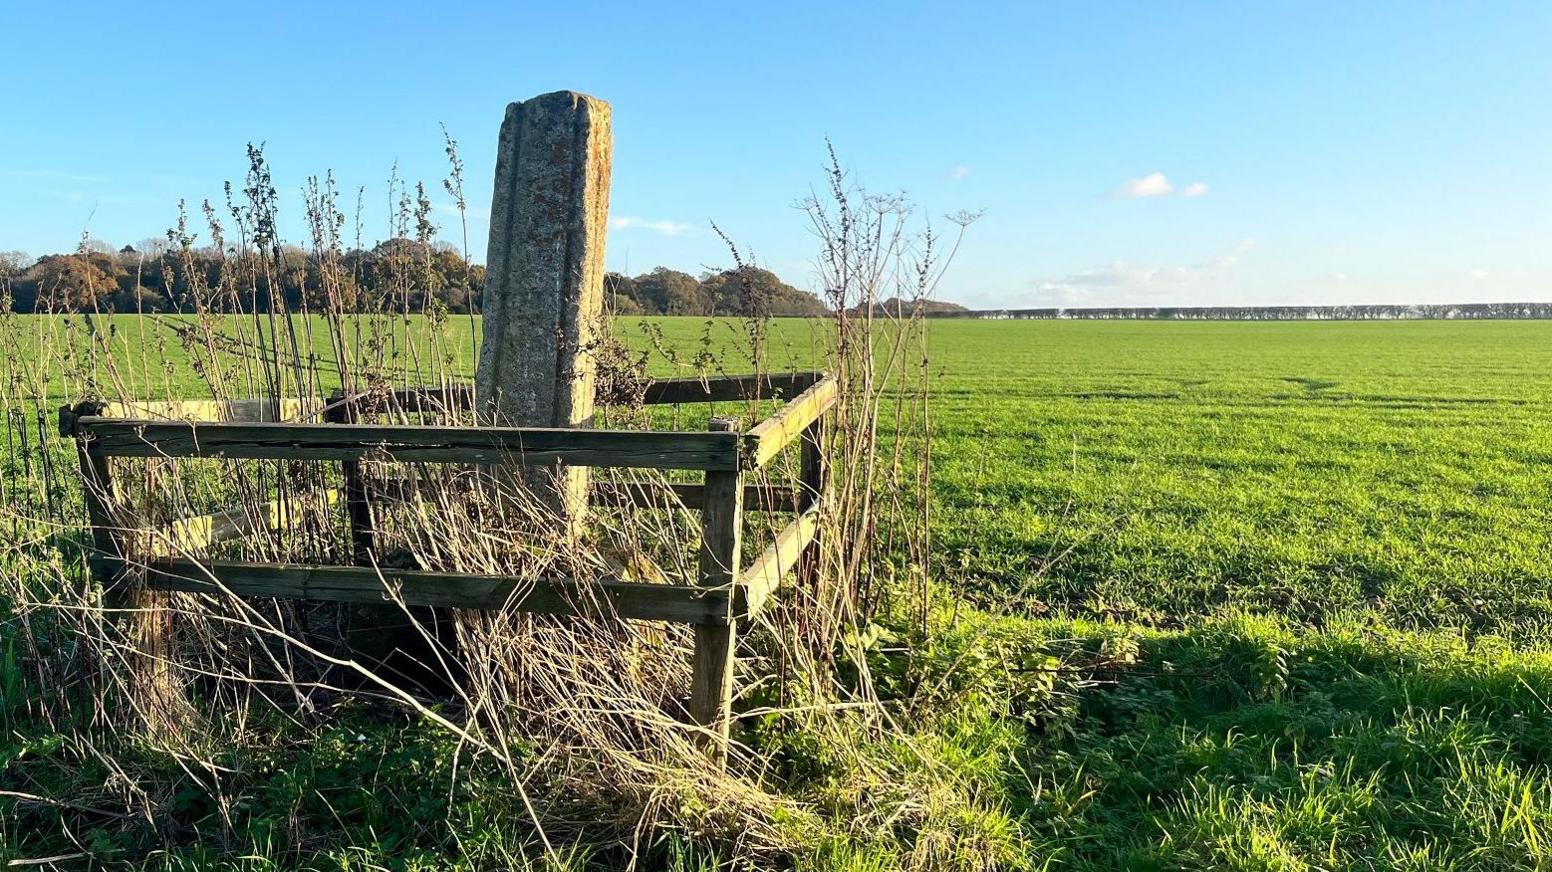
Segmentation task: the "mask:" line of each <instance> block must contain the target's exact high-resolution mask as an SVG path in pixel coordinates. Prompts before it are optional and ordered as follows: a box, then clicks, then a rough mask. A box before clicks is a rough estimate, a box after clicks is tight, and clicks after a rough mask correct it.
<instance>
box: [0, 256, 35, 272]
mask: <svg viewBox="0 0 1552 872" xmlns="http://www.w3.org/2000/svg"><path fill="white" fill-rule="evenodd" d="M29 266H32V258H31V257H30V256H28V254H27V252H25V251H0V278H15V277H17V276H19V275H21V274H22V273H23V272H24V271H25V270H26V269H27V267H29Z"/></svg>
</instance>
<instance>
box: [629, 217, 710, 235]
mask: <svg viewBox="0 0 1552 872" xmlns="http://www.w3.org/2000/svg"><path fill="white" fill-rule="evenodd" d="M609 226H610V227H613V228H614V229H615V230H650V231H652V232H653V233H657V234H661V235H663V236H684V235H685V234H687V233H689V232H690V231H691V230H693V229H694V227H693V225H690V224H686V223H685V222H683V221H668V220H665V219H656V220H649V219H647V218H637V217H635V216H633V215H621V216H619V217H616V218H610V219H609Z"/></svg>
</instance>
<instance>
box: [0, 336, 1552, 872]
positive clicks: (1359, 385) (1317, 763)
mask: <svg viewBox="0 0 1552 872" xmlns="http://www.w3.org/2000/svg"><path fill="white" fill-rule="evenodd" d="M113 327H114V329H115V330H116V331H117V333H118V335H119V337H120V344H121V352H120V353H122V354H126V355H135V354H145V355H146V357H147V359H149V360H154V361H155V362H156V363H155V364H154V366H153V367H151V370H149V371H151V372H154V376H148V379H147V385H148V387H149V388H151V392H152V393H155V394H157V395H160V396H169V395H175V394H177V393H179V392H181V391H192V390H195V389H196V385H197V384H198V380H197V379H196V378H195V377H194V375H193V374H192V372H190V371H189V370H188V367H187V359H186V357H183V356H180V351H179V349H178V348H177V343H176V341H175V340H170V339H166V338H162V339H157V338H156V337H155V336H149V337H147V336H142V335H138V334H136V333H134V332H133V331H134V330H135V329H137V328H136V327H135V325H134V324H132V323H131V322H129V321H127V320H124V321H119V322H116V323H115V324H114V325H113ZM65 329H66V328H64V327H62V326H61V325H59V324H50V323H47V322H45V321H44V319H41V318H40V319H34V320H32V321H30V322H27V323H26V326H25V328H24V331H25V330H30V331H32V335H33V336H34V337H37V336H41V335H44V334H48V335H50V336H53V337H56V338H54V339H51V340H49V341H47V342H44V341H37V344H36V345H35V346H33V347H32V350H27V349H28V348H29V346H28V344H27V343H28V342H30V341H34V340H29V339H28V338H27V336H26V335H25V334H24V335H19V336H18V339H17V341H18V345H19V347H20V348H21V349H22V352H21V353H22V354H24V355H31V357H32V359H33V361H34V366H35V368H36V369H37V371H38V372H40V373H44V375H43V376H40V377H49V376H48V375H47V373H49V372H57V373H60V374H62V373H63V368H64V367H66V366H67V364H66V362H65V361H66V360H67V357H66V356H64V355H61V356H60V357H59V358H58V359H52V358H50V357H49V355H48V354H46V353H44V352H43V351H42V350H41V349H43V348H45V347H49V346H53V345H59V344H63V345H64V346H66V347H68V345H69V343H70V342H78V341H84V340H81V339H80V338H79V337H77V338H75V339H70V340H68V341H65V342H63V343H60V341H59V340H58V339H57V337H58V336H60V335H62V334H61V331H62V330H65ZM69 329H71V330H79V329H80V328H79V327H74V328H69ZM446 329H447V330H448V331H449V335H450V336H454V337H457V336H460V335H461V336H465V337H466V336H467V335H468V332H467V328H466V327H464V326H462V324H461V322H457V321H455V322H453V323H452V324H450V325H449V326H448V327H447V328H446ZM619 331H620V335H621V336H622V337H623V338H624V339H625V340H626V341H627V342H628V343H629V344H630V345H632V346H633V347H635V348H638V349H653V351H652V361H653V363H652V368H653V370H654V371H655V372H657V373H659V374H667V373H676V374H684V373H685V372H686V368H685V367H684V366H678V365H676V364H675V363H673V362H672V361H670V360H668V359H667V358H666V357H665V355H664V353H663V349H664V348H672V349H675V351H674V354H676V355H678V356H679V357H680V358H681V359H684V360H688V359H689V358H690V357H691V356H692V355H693V354H694V352H695V350H696V349H697V348H709V349H712V350H715V351H716V352H718V353H719V354H720V355H721V356H722V357H723V359H724V365H725V367H726V369H727V370H729V371H738V370H739V369H741V368H745V367H741V366H740V365H739V364H738V362H737V360H736V355H735V354H733V353H731V352H730V349H731V348H733V347H735V346H736V345H737V341H738V339H739V338H740V336H741V334H740V332H739V331H740V327H739V326H738V325H737V324H736V323H734V322H710V323H708V322H705V321H702V320H698V319H622V320H621V323H620V324H619ZM408 332H409V335H410V336H411V337H413V341H415V342H419V343H424V342H425V341H426V340H425V337H424V336H423V335H422V332H423V331H422V329H421V328H420V327H419V326H415V325H412V326H411V327H410V328H409V329H408ZM821 332H822V328H821V327H819V326H817V325H815V324H812V323H809V322H804V321H796V320H791V321H777V322H775V324H774V325H773V326H772V334H771V350H772V356H773V360H774V362H775V364H776V365H777V366H784V365H792V366H807V365H810V364H812V363H813V362H814V360H815V359H816V357H817V352H816V350H815V349H817V348H819V347H821V345H822V340H821ZM313 341H314V342H315V343H316V342H321V340H318V339H314V340H313ZM315 347H317V348H319V349H320V354H322V353H323V348H324V346H322V345H316V346H315ZM426 347H427V349H428V350H427V352H426V353H428V354H434V353H438V352H437V351H436V350H435V348H434V347H433V346H426ZM449 347H453V346H449ZM929 347H930V358H929V360H928V362H927V368H928V369H929V371H930V373H931V376H932V378H931V384H932V405H931V409H932V422H933V436H934V438H933V442H932V452H933V465H932V473H931V479H932V480H931V485H932V487H931V502H932V515H931V517H932V522H931V531H932V536H933V555H934V558H933V559H934V561H935V565H934V566H933V567H932V569H933V575H934V577H935V579H936V580H937V582H938V584H939V586H940V588H941V589H942V590H943V591H944V592H945V595H946V597H947V598H949V599H951V600H952V601H953V602H955V603H956V606H955V607H954V608H955V611H956V614H955V619H956V620H955V621H954V622H952V623H950V622H949V619H948V618H947V617H945V618H944V624H943V626H942V627H940V628H939V632H938V633H937V635H936V636H935V637H934V638H933V639H932V640H931V641H930V643H929V642H927V641H926V640H921V641H919V642H918V643H917V645H918V647H919V648H922V649H924V650H923V651H922V652H921V653H922V654H923V656H924V657H926V658H928V659H930V658H932V657H934V656H937V657H939V658H940V659H941V660H943V661H945V662H947V661H953V662H955V663H958V662H960V661H961V660H963V659H964V658H966V657H969V658H971V659H975V658H980V659H982V660H984V661H985V662H986V663H987V664H988V669H987V670H986V672H987V673H988V674H991V673H993V672H995V674H996V677H985V678H980V677H978V678H974V679H953V680H949V679H945V681H944V690H943V693H944V694H945V695H946V697H945V699H946V701H947V702H948V703H950V704H949V705H946V706H945V710H947V711H949V712H951V714H948V715H944V716H943V717H941V718H939V719H938V720H936V721H934V722H933V724H932V726H931V727H930V728H924V729H930V730H931V731H932V734H933V736H934V737H935V738H934V739H933V741H935V742H937V743H938V744H939V745H941V746H943V747H946V748H950V749H953V751H952V753H950V754H947V757H949V758H951V759H954V760H956V761H958V763H957V764H956V765H957V766H958V767H959V771H958V772H957V774H956V776H955V777H958V778H962V779H966V780H968V781H971V782H973V783H976V784H979V785H981V786H980V787H979V788H977V790H978V795H979V796H981V798H982V801H983V802H984V806H985V808H986V814H987V815H989V816H991V819H993V823H991V824H988V823H986V822H985V821H982V822H980V823H979V824H978V825H979V826H981V827H982V829H983V831H997V832H1002V831H1003V830H1005V831H1006V838H1007V840H1008V844H1009V845H1012V846H1014V847H1012V848H1009V849H1008V853H1007V855H1006V857H1005V858H1004V859H1005V861H1006V862H1005V864H1004V865H1006V866H1008V867H1010V868H1017V867H1020V866H1022V867H1023V868H1081V869H1110V868H1129V869H1146V868H1159V869H1165V868H1202V869H1205V868H1240V869H1345V868H1410V869H1434V868H1457V869H1538V868H1549V867H1552V770H1549V766H1552V654H1549V653H1548V652H1552V593H1549V581H1552V322H1535V321H1530V322H1486V321H1483V322H1395V323H1384V322H1365V323H1227V322H1223V323H1168V322H1011V321H937V322H933V323H932V324H931V326H930V346H929ZM148 349H150V351H149V353H148ZM472 359H473V357H472V355H471V354H469V353H468V349H467V348H466V347H464V348H462V350H461V351H460V352H458V353H457V354H456V355H455V356H454V357H453V358H450V359H449V367H450V368H451V369H454V370H461V371H465V372H466V371H468V369H469V367H470V365H471V361H472ZM51 368H52V369H51ZM61 377H62V376H61ZM50 399H51V400H52V399H63V397H51V398H50ZM961 605H962V608H961ZM3 614H4V613H3V611H0V615H3ZM898 632H901V633H903V632H904V631H903V630H898ZM1083 652H1088V655H1092V656H1093V657H1096V658H1099V660H1100V661H1102V662H1103V663H1104V664H1105V665H1104V668H1103V669H1102V670H1101V671H1102V672H1103V680H1099V681H1094V680H1085V681H1082V682H1078V681H1072V682H1068V681H1067V680H1066V679H1065V678H1064V676H1065V675H1066V672H1065V671H1064V670H1063V669H1062V668H1057V669H1054V670H1047V671H1044V672H1040V671H1039V670H1033V671H1030V672H1020V671H1019V670H1018V669H996V670H994V669H991V668H990V665H991V664H999V663H1002V662H1003V661H1005V660H1008V659H1009V658H1012V659H1014V660H1017V659H1018V658H1020V657H1032V658H1035V659H1036V660H1037V662H1040V663H1044V662H1046V661H1045V660H1040V659H1039V658H1055V659H1056V661H1061V662H1066V661H1064V660H1062V658H1069V657H1072V656H1077V655H1078V654H1081V653H1083ZM0 654H3V652H0ZM889 656H892V655H889V654H887V653H880V654H879V658H880V659H879V663H880V664H881V666H880V669H881V671H884V670H886V669H887V663H888V662H889V660H888V658H889ZM1085 656H1087V655H1085ZM1019 662H1022V661H1019ZM1085 675H1086V677H1087V678H1088V679H1092V678H1093V675H1094V673H1093V671H1092V670H1090V671H1088V672H1086V673H1085ZM1030 700H1037V701H1035V702H1030ZM28 741H29V740H25V739H17V738H16V736H15V734H14V730H13V735H12V737H10V738H0V772H3V771H4V769H3V767H4V766H5V765H6V761H7V759H8V758H7V757H6V756H5V755H6V754H9V755H10V758H9V759H11V760H12V761H13V762H14V761H15V760H17V759H20V758H19V757H18V756H17V755H19V754H25V753H28V752H25V751H22V750H18V749H21V748H22V747H23V746H27V747H31V746H30V745H28V744H27V743H28ZM8 742H9V743H10V744H9V745H7V743H8ZM421 751H424V753H427V754H432V753H439V752H433V751H429V750H425V749H420V750H417V749H416V747H410V748H409V750H404V749H403V748H402V747H401V749H400V751H399V752H398V753H402V754H407V755H411V756H413V755H414V754H416V753H421ZM31 753H36V752H35V751H34V752H31ZM309 753H311V754H314V755H315V756H312V757H309V758H308V760H307V761H306V765H305V766H303V767H301V768H303V769H305V770H306V771H307V772H310V773H311V775H310V776H302V775H298V776H296V777H297V778H299V779H302V781H304V782H305V781H306V779H307V778H308V777H310V778H312V779H313V780H314V781H317V782H319V783H325V782H327V783H334V782H337V781H338V780H340V779H341V778H347V777H349V772H350V771H353V769H352V767H359V766H362V765H363V764H362V762H361V760H359V759H357V756H355V755H357V752H354V751H351V750H349V749H348V748H346V749H344V750H341V749H339V748H334V749H332V750H331V749H329V748H325V747H320V748H319V749H317V750H315V751H314V752H309ZM341 773H345V774H341ZM373 777H374V778H375V777H378V776H376V775H374V776H373ZM382 777H384V778H386V779H388V783H387V784H386V785H383V786H380V787H379V790H378V792H379V793H381V794H382V795H384V796H385V797H391V796H392V795H393V794H394V791H395V789H396V788H395V787H394V783H393V782H392V776H382ZM402 777H404V778H408V776H402ZM428 777H430V776H428ZM435 777H441V776H440V775H437V776H435ZM405 784H406V785H408V784H409V782H405ZM310 786H311V785H310V784H308V783H302V784H300V785H299V786H297V785H293V786H292V787H289V788H288V790H295V791H299V792H302V793H305V791H306V790H307V789H309V788H310ZM821 793H822V791H821ZM450 796H451V794H450ZM447 801H448V802H453V801H454V800H453V799H451V798H448V799H447ZM382 802H384V803H387V805H386V806H384V807H378V808H376V809H375V811H370V812H369V811H362V812H360V813H361V814H363V815H368V816H370V815H371V814H376V815H377V818H374V819H373V820H375V821H376V823H375V824H372V826H387V825H390V822H391V820H392V818H393V817H394V815H395V814H402V813H403V812H404V810H403V809H399V810H398V811H397V812H396V811H395V810H394V808H393V806H392V801H391V799H384V800H382ZM3 808H4V806H0V810H3ZM249 811H250V812H252V813H253V814H258V812H253V811H252V810H249ZM293 812H294V809H293ZM329 813H330V814H337V813H338V812H337V810H336V809H334V808H332V807H331V808H330V809H329ZM439 813H443V814H451V812H449V811H448V810H447V809H443V810H442V811H441V812H439ZM322 814H323V813H322V812H318V815H319V816H320V817H321V816H322ZM0 816H3V815H0ZM360 826H361V827H362V830H361V831H362V832H366V831H372V832H375V830H372V829H371V826H368V825H367V824H365V823H363V824H360ZM999 828H1001V829H999ZM4 832H5V830H4V828H3V826H0V835H3V833H4ZM5 856H6V855H5V854H4V851H3V848H0V858H3V857H5ZM188 862H190V863H193V864H194V865H198V863H197V858H196V859H191V860H189V861H188ZM708 862H709V861H708ZM869 862H871V861H869V860H868V859H867V858H866V857H862V856H850V855H847V856H841V855H840V854H837V856H835V857H831V858H830V865H827V866H821V867H816V868H851V869H859V870H860V869H873V868H878V869H883V868H893V867H891V866H888V865H885V864H883V863H882V862H880V863H879V864H878V865H868V864H869ZM254 868H269V867H264V866H255V867H254ZM350 868H356V867H353V866H352V867H350ZM686 868H691V867H688V866H687V867H686ZM694 868H699V867H694ZM707 868H709V867H707Z"/></svg>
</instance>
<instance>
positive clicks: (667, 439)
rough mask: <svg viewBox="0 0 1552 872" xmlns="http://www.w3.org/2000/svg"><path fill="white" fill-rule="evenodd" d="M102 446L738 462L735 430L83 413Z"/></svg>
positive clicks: (254, 453) (80, 424) (417, 458)
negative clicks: (195, 419) (211, 419)
mask: <svg viewBox="0 0 1552 872" xmlns="http://www.w3.org/2000/svg"><path fill="white" fill-rule="evenodd" d="M75 426H76V428H77V431H78V432H80V433H83V434H86V435H88V436H89V437H90V438H91V439H92V442H93V445H94V446H96V448H97V450H99V451H101V452H102V453H104V454H106V455H110V456H115V457H226V458H248V459H260V460H264V459H272V460H399V461H410V462H423V463H475V464H500V463H524V464H527V465H530V466H548V465H551V464H555V463H561V462H564V463H571V464H575V465H578V466H619V467H640V468H649V469H706V470H731V469H736V468H737V467H738V463H739V460H738V454H739V451H738V436H737V434H735V433H673V432H665V431H651V430H649V431H635V430H569V429H560V428H548V427H415V426H395V425H379V424H252V423H236V424H195V423H190V422H184V421H176V422H174V421H120V420H115V419H110V418H102V417H91V416H88V417H81V418H78V419H76V422H75Z"/></svg>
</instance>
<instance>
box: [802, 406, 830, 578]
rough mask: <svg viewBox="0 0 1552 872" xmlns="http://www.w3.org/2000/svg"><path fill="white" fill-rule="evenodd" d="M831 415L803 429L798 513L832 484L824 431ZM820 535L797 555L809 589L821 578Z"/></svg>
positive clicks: (807, 508)
mask: <svg viewBox="0 0 1552 872" xmlns="http://www.w3.org/2000/svg"><path fill="white" fill-rule="evenodd" d="M830 415H831V413H830V412H825V413H824V414H822V415H820V416H819V417H818V418H815V419H814V422H813V423H812V424H809V425H808V426H807V427H804V428H803V435H802V437H801V438H802V441H803V452H802V459H801V464H800V466H799V471H798V511H799V512H806V511H808V510H809V509H811V508H813V507H814V506H815V505H816V504H817V503H818V502H819V501H820V500H821V499H823V498H824V495H825V489H826V488H827V487H828V486H829V470H828V469H827V468H826V464H825V433H826V421H827V420H828V418H829V417H830ZM819 538H820V533H819V532H815V533H814V538H813V540H812V541H810V542H809V543H808V547H806V548H804V549H803V553H802V555H801V556H799V558H798V573H797V575H798V584H799V585H801V586H803V587H808V588H810V589H811V588H812V586H813V585H814V584H816V583H818V580H819V547H820V546H819Z"/></svg>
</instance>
